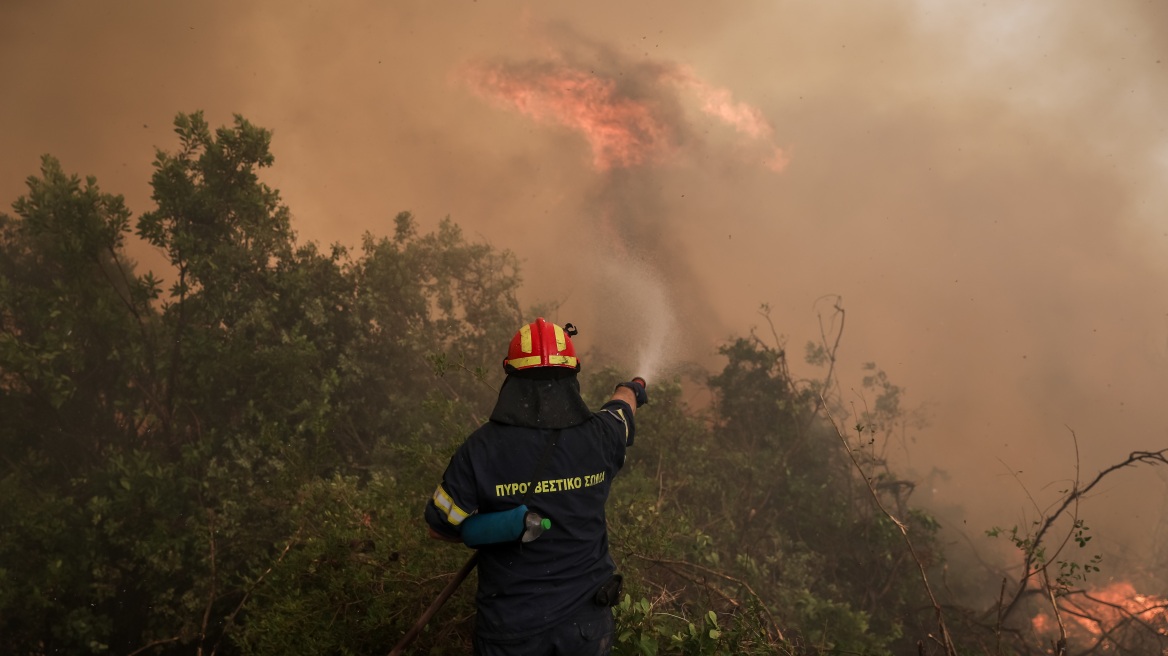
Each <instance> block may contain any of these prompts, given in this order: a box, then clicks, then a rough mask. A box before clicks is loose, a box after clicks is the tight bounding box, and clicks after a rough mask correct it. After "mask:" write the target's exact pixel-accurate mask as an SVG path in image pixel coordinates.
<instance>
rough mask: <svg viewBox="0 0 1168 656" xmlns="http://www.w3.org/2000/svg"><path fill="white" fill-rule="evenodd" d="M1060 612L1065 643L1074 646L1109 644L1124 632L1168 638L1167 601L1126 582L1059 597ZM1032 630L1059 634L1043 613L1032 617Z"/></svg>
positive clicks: (1051, 617)
mask: <svg viewBox="0 0 1168 656" xmlns="http://www.w3.org/2000/svg"><path fill="white" fill-rule="evenodd" d="M1059 611H1060V613H1061V615H1062V617H1063V622H1064V624H1065V625H1066V628H1067V637H1068V640H1075V641H1076V642H1096V643H1103V642H1111V641H1113V640H1114V638H1115V636H1116V634H1117V633H1118V632H1121V631H1124V630H1125V629H1126V630H1131V631H1143V632H1146V634H1149V635H1152V634H1154V635H1155V636H1157V637H1161V636H1168V599H1164V598H1162V597H1157V596H1154V595H1147V594H1141V593H1139V592H1137V591H1136V588H1135V586H1134V585H1132V584H1131V583H1129V582H1127V581H1116V582H1114V583H1111V584H1109V585H1107V586H1105V587H1102V588H1098V589H1095V590H1088V591H1083V592H1081V593H1072V594H1068V595H1065V596H1063V597H1060V598H1059ZM1031 626H1032V627H1033V628H1034V630H1035V632H1037V633H1040V634H1050V633H1054V632H1056V631H1057V630H1058V623H1057V621H1056V620H1055V619H1054V618H1053V616H1051V615H1050V614H1047V613H1045V612H1043V613H1039V614H1038V615H1035V616H1034V618H1033V619H1032V620H1031Z"/></svg>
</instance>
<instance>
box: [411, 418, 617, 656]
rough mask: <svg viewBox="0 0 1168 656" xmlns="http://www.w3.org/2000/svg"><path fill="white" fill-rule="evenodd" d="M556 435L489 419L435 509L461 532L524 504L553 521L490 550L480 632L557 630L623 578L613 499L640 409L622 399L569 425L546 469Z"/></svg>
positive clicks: (431, 516)
mask: <svg viewBox="0 0 1168 656" xmlns="http://www.w3.org/2000/svg"><path fill="white" fill-rule="evenodd" d="M554 433H555V431H553V430H550V429H541V428H529V427H522V426H511V425H507V424H502V423H498V422H494V421H491V422H488V423H486V424H484V425H483V426H482V427H480V428H479V429H478V430H476V431H475V432H474V433H472V434H471V435H470V437H468V438H467V439H466V441H465V442H464V443H463V444H462V446H461V447H459V449H458V451H457V452H455V454H454V456H453V457H451V459H450V464H449V466H447V468H446V472H445V474H443V476H442V483H441V484H440V485H439V486H438V488H437V489H436V490H435V491H434V496H433V498H432V499H431V500H430V502H429V503H428V504H427V505H426V521H427V523H429V525H430V526H431V527H433V528H434V530H436V531H438V532H439V533H441V534H443V535H446V536H448V537H452V538H457V537H458V536H459V526H460V524H461V523H462V521H463V520H464V519H465V518H466V517H467V516H469V515H471V514H473V513H475V512H480V513H490V512H498V511H502V510H510V509H511V508H514V507H516V506H518V505H520V504H521V503H526V504H527V506H528V507H529V508H530V509H532V510H534V511H536V512H538V513H539V514H540V515H542V516H544V517H547V518H549V519H551V521H552V527H551V528H550V529H549V530H547V531H545V532H544V533H543V535H541V536H540V537H539V538H538V539H536V540H535V541H533V542H528V543H523V544H520V543H513V544H502V545H490V546H486V547H483V548H481V549H480V555H479V565H478V568H479V588H478V594H477V596H476V600H477V603H478V619H477V623H476V628H475V631H476V633H478V634H479V635H480V636H482V637H484V638H489V639H499V638H510V637H523V636H527V635H532V634H535V633H538V632H540V631H542V630H544V629H547V628H549V627H551V626H554V625H556V624H558V623H559V622H560V621H561V620H563V619H565V618H567V617H569V616H570V615H571V614H572V613H573V612H574V611H575V610H576V609H578V608H579V607H580V606H581V605H582V604H585V603H592V596H593V594H594V593H595V592H596V589H597V588H599V587H600V585H601V584H602V583H604V582H605V581H607V580H608V579H609V578H610V577H611V576H612V574H613V562H612V558H611V557H610V556H609V554H608V533H607V528H606V525H605V516H604V505H605V502H606V501H607V500H608V493H609V489H610V487H611V485H612V480H613V478H614V477H615V476H616V473H617V472H618V471H620V468H621V466H622V465H623V464H624V460H625V447H627V446H630V445H632V443H633V436H634V426H633V413H632V411H631V410H630V408H629V406H628V404H626V403H624V402H623V401H616V400H613V401H609V402H608V403H606V404H605V405H604V407H603V408H602V409H601V410H600V412H597V413H594V414H592V415H591V416H590V417H589V418H588V419H586V420H585V421H584V422H583V423H580V424H577V425H575V426H571V427H568V428H564V429H562V430H560V431H559V435H558V437H557V440H556V444H555V446H554V447H552V448H550V450H549V451H548V453H547V456H546V458H545V459H544V463H543V465H542V471H540V472H538V473H537V472H536V467H537V465H538V464H539V461H540V458H541V456H542V455H543V453H544V450H545V448H547V445H548V443H549V440H550V439H551V437H552V435H553V434H554ZM533 477H534V478H535V479H536V482H535V486H534V489H533V490H532V492H531V494H528V495H526V500H525V491H526V490H527V487H528V485H529V484H530V483H531V481H532V479H533Z"/></svg>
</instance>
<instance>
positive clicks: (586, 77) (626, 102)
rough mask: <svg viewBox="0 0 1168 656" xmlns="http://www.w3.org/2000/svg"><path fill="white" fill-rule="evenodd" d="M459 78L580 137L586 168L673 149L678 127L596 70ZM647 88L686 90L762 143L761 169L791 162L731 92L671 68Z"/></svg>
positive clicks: (649, 159)
mask: <svg viewBox="0 0 1168 656" xmlns="http://www.w3.org/2000/svg"><path fill="white" fill-rule="evenodd" d="M653 76H655V77H653ZM465 78H466V80H467V83H468V84H469V85H470V87H471V88H472V89H473V90H474V91H476V92H477V93H479V94H480V95H482V96H484V97H486V98H488V99H491V100H493V101H495V102H496V103H498V104H500V105H502V106H504V107H507V108H509V109H514V110H515V111H517V112H519V113H520V114H523V115H526V116H529V117H531V118H533V119H535V120H537V121H543V122H549V123H555V124H559V125H562V126H564V127H567V128H569V129H572V130H575V131H577V132H579V133H580V134H582V135H583V136H584V138H585V139H586V140H587V141H588V144H589V146H590V147H591V149H592V164H593V166H595V167H596V168H597V169H599V170H602V171H604V170H608V169H611V168H627V167H633V166H639V165H644V164H651V163H656V162H660V161H663V160H665V159H666V158H668V157H669V156H671V155H673V154H674V153H676V151H677V149H678V143H679V139H678V136H677V135H678V132H679V130H680V128H681V127H682V126H680V125H674V124H673V123H671V122H670V120H669V118H667V116H666V114H665V112H663V111H662V108H661V106H660V105H659V104H657V103H656V102H654V101H653V99H652V98H648V97H635V96H633V95H630V94H629V93H628V92H627V90H625V89H623V88H621V87H619V86H618V85H617V83H616V81H614V80H612V79H608V78H605V77H602V76H600V75H598V74H597V73H596V72H594V71H590V70H589V71H586V70H584V69H582V68H577V67H573V66H571V65H568V64H564V63H560V62H542V63H528V64H523V65H503V64H492V65H486V64H482V65H477V66H472V67H470V68H469V69H467V74H466V76H465ZM647 82H648V83H649V84H654V83H655V84H657V85H658V86H659V87H660V86H661V85H663V84H672V85H676V86H680V87H683V88H688V89H690V90H691V91H693V93H694V94H695V95H696V97H697V99H698V101H699V106H700V108H701V110H702V111H703V112H705V113H706V114H709V115H710V116H713V117H715V118H717V119H718V120H720V121H722V122H724V123H726V124H727V125H729V126H731V127H732V128H734V130H736V131H737V132H739V133H740V134H743V135H746V136H747V137H749V138H750V139H752V140H754V141H758V142H765V143H766V144H768V145H769V156H767V157H765V158H763V165H764V166H766V167H767V168H769V169H770V170H772V171H775V172H781V171H783V170H784V169H785V168H786V167H787V164H788V163H789V162H790V158H789V157H788V156H787V154H786V153H785V152H784V151H783V150H782V149H781V148H779V147H778V146H775V145H773V144H772V143H771V139H772V137H773V135H774V128H773V127H772V126H771V124H770V123H769V122H768V121H767V120H766V117H765V116H763V113H762V111H761V110H760V109H758V108H757V107H755V106H753V105H750V104H749V103H746V102H742V101H735V100H734V98H733V96H732V94H731V93H730V91H729V90H727V89H723V88H719V87H715V86H712V85H710V84H708V83H706V82H704V81H703V80H701V79H699V78H698V77H697V76H696V75H695V74H693V73H692V72H690V71H688V70H684V69H680V68H676V67H673V68H670V67H660V68H657V69H655V70H654V71H653V72H652V73H651V75H650V79H648V80H647ZM650 91H652V88H650Z"/></svg>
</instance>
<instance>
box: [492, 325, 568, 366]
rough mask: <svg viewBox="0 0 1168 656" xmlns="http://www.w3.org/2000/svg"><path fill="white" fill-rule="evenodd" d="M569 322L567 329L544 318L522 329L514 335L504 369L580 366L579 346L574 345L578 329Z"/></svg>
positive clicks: (504, 361) (504, 362)
mask: <svg viewBox="0 0 1168 656" xmlns="http://www.w3.org/2000/svg"><path fill="white" fill-rule="evenodd" d="M566 325H567V330H565V329H564V328H560V327H559V326H557V325H556V324H554V323H550V322H548V321H545V320H544V318H543V317H540V318H538V319H536V320H535V321H533V322H531V323H529V324H527V325H526V326H524V327H522V328H520V329H519V332H517V333H515V337H512V338H511V347H510V348H509V349H507V359H506V360H503V369H505V370H507V371H508V372H511V371H518V370H520V369H532V368H534V367H565V368H568V369H577V370H578V369H580V361H579V360H577V359H576V347H574V346H572V339H571V336H572V335H575V334H576V328H575V327H574V326H572V324H570V323H569V324H566Z"/></svg>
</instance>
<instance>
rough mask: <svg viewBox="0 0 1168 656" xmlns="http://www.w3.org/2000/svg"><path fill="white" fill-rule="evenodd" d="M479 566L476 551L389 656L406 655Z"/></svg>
mask: <svg viewBox="0 0 1168 656" xmlns="http://www.w3.org/2000/svg"><path fill="white" fill-rule="evenodd" d="M478 564H479V552H477V551H476V552H474V554H472V555H471V557H470V558H468V559H467V561H466V564H465V565H463V566H462V569H460V570H458V572H457V573H456V574H455V575H454V578H453V579H450V582H449V583H447V584H446V587H445V588H442V592H439V593H438V596H437V597H435V598H434V601H433V602H431V603H430V607H429V608H427V609H426V612H424V613H422V614H421V616H419V617H418V621H417V622H414V625H413V626H412V627H410V630H409V631H406V634H405V635H404V636H402V639H401V640H399V641H398V643H397V644H396V645H394V646H393V649H391V650H390V652H389V656H401V654H403V653H405V649H406V647H409V646H410V643H412V642H413V641H414V639H415V638H417V637H418V634H419V633H421V632H422V629H424V628H426V623H427V622H429V621H430V618H431V617H434V613H437V612H438V609H439V608H441V607H442V604H444V603H446V600H447V599H449V598H450V595H452V594H454V591H455V590H457V589H458V586H460V585H462V582H463V581H464V580H466V577H467V576H468V575H470V571H471V570H472V569H474V568H475V565H478Z"/></svg>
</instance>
